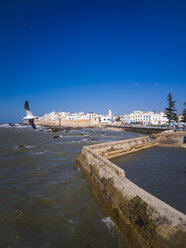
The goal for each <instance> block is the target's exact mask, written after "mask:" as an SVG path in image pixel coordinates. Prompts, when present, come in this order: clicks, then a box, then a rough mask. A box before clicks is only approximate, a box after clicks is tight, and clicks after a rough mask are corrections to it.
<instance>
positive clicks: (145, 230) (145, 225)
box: [76, 134, 186, 248]
mask: <svg viewBox="0 0 186 248" xmlns="http://www.w3.org/2000/svg"><path fill="white" fill-rule="evenodd" d="M166 135H170V134H166ZM161 136H163V135H161ZM158 138H160V136H158ZM157 144H158V143H157V142H156V140H155V141H151V140H150V137H148V136H147V137H140V138H135V139H130V140H124V141H116V142H109V143H102V144H96V145H92V146H86V147H83V149H82V150H81V152H80V154H79V156H78V157H77V159H76V163H77V166H78V167H80V168H81V169H82V171H83V172H84V174H85V176H86V178H87V180H88V181H89V184H90V186H91V188H92V191H93V193H94V195H95V196H96V199H97V201H98V203H99V204H100V205H101V207H102V209H103V211H104V212H105V214H106V215H108V216H110V217H111V218H112V220H113V221H114V222H115V224H116V226H117V229H118V231H119V232H120V234H121V237H122V239H123V241H124V243H125V244H126V246H127V247H136V248H138V247H158V248H159V247H167V248H168V247H185V244H186V216H185V215H184V214H182V213H181V212H179V211H177V210H176V209H174V208H172V207H170V206H169V205H167V204H166V203H164V202H162V201H161V200H159V199H157V198H156V197H154V196H153V195H151V194H149V193H148V192H146V191H144V190H142V189H141V188H139V187H138V186H137V185H135V184H134V183H133V182H131V181H130V180H128V179H127V178H126V176H125V172H124V171H123V170H122V169H121V168H119V167H117V166H116V165H115V164H113V163H112V162H110V161H109V160H108V159H111V158H116V157H119V156H123V155H125V154H129V153H132V152H137V151H139V150H142V149H146V148H150V147H152V146H155V145H157Z"/></svg>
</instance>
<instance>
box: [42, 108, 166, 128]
mask: <svg viewBox="0 0 186 248" xmlns="http://www.w3.org/2000/svg"><path fill="white" fill-rule="evenodd" d="M39 119H40V120H41V121H42V120H44V121H55V120H60V121H61V122H62V121H63V120H65V121H67V120H68V121H77V120H82V121H83V120H90V122H91V124H100V123H105V124H106V123H116V121H118V120H120V121H121V122H122V123H123V124H141V125H167V124H168V119H167V117H166V116H165V113H164V112H163V111H160V113H154V112H152V111H148V112H147V111H134V112H133V113H130V114H125V115H121V116H114V115H113V114H112V111H111V109H109V111H108V114H107V115H102V114H98V113H96V112H90V113H87V114H85V113H84V112H78V113H70V112H64V111H61V112H54V111H53V112H51V113H49V114H45V115H44V116H43V117H40V118H39Z"/></svg>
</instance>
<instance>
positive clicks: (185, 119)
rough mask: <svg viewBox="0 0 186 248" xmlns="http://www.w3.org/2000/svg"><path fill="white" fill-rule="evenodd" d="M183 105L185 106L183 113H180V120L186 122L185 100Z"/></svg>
mask: <svg viewBox="0 0 186 248" xmlns="http://www.w3.org/2000/svg"><path fill="white" fill-rule="evenodd" d="M184 106H185V108H184V109H183V113H182V115H183V118H182V121H183V122H186V102H184Z"/></svg>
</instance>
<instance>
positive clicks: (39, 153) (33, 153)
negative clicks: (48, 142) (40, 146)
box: [27, 150, 48, 156]
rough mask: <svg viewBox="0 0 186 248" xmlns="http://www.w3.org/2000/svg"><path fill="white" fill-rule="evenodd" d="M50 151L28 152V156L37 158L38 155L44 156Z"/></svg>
mask: <svg viewBox="0 0 186 248" xmlns="http://www.w3.org/2000/svg"><path fill="white" fill-rule="evenodd" d="M47 152H48V150H44V151H40V152H28V153H27V154H29V155H32V156H37V155H42V154H45V153H47Z"/></svg>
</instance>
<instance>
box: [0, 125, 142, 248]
mask: <svg viewBox="0 0 186 248" xmlns="http://www.w3.org/2000/svg"><path fill="white" fill-rule="evenodd" d="M67 131H68V130H67ZM67 131H66V130H61V131H59V132H55V133H53V132H48V129H47V128H42V127H38V128H37V129H36V130H34V129H32V128H30V127H27V126H22V125H16V126H9V125H8V124H4V125H1V126H0V182H1V183H0V247H2V248H5V247H7V248H22V247H23V248H46V247H54V248H55V247H56V248H57V247H64V248H68V247H75V248H91V247H92V248H95V247H96V248H99V247H100V248H104V247H105V248H122V247H123V245H122V242H121V240H120V237H119V236H118V234H117V231H116V230H115V226H114V223H113V222H112V220H111V219H110V217H109V216H105V215H104V213H103V212H102V210H101V209H100V208H99V206H98V204H97V202H96V199H95V197H94V196H93V194H92V192H91V190H90V187H89V185H88V183H87V181H86V179H85V177H84V175H83V174H82V172H81V171H80V170H78V169H77V168H76V166H75V159H76V157H77V156H78V153H79V152H80V150H81V148H82V147H83V146H85V145H91V144H95V143H100V142H108V141H114V140H119V139H129V138H134V137H139V136H141V135H140V134H137V133H131V132H124V131H121V132H120V131H119V132H115V131H110V130H105V129H90V128H84V129H80V130H73V129H72V130H70V131H68V132H67ZM54 136H57V138H54Z"/></svg>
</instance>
